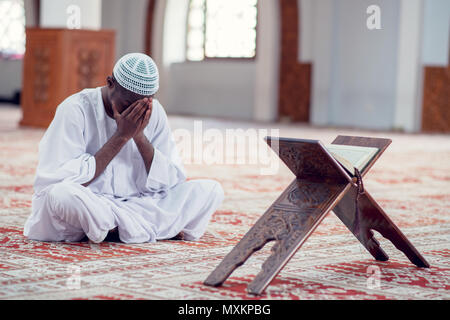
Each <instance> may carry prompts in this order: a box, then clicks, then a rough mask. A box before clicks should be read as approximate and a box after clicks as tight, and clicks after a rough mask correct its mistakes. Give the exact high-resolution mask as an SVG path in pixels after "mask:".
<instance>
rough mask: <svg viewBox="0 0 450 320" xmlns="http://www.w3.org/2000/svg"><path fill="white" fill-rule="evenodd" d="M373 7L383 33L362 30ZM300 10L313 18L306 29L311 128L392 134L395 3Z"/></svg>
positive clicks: (348, 2)
mask: <svg viewBox="0 0 450 320" xmlns="http://www.w3.org/2000/svg"><path fill="white" fill-rule="evenodd" d="M303 2H304V1H303ZM303 2H302V3H303ZM372 4H377V5H379V6H380V7H381V12H382V14H381V19H382V29H381V30H369V29H368V28H367V26H366V19H367V17H368V15H367V14H366V9H367V7H368V6H369V5H372ZM302 9H303V10H305V11H307V10H309V11H310V12H303V13H301V15H302V16H303V17H305V16H312V17H313V18H312V21H313V25H312V26H311V27H310V28H309V29H307V30H310V32H313V37H312V38H313V44H312V45H310V46H311V47H312V48H310V49H309V50H310V53H309V55H310V56H311V57H312V62H313V77H312V78H313V93H312V106H311V108H312V110H311V115H312V116H311V117H312V119H311V120H312V123H314V124H318V125H336V126H351V127H364V128H373V129H391V128H392V127H393V123H394V113H395V102H396V100H395V99H396V68H397V41H398V38H397V36H398V19H399V2H398V1H392V0H377V1H375V0H340V1H336V0H316V1H314V2H313V3H308V5H306V6H304V7H303V6H302V7H301V8H300V10H302ZM302 35H303V34H302ZM302 35H301V37H302ZM305 43H306V46H308V42H307V41H306V42H305ZM307 53H308V51H307ZM306 58H308V56H307V57H306Z"/></svg>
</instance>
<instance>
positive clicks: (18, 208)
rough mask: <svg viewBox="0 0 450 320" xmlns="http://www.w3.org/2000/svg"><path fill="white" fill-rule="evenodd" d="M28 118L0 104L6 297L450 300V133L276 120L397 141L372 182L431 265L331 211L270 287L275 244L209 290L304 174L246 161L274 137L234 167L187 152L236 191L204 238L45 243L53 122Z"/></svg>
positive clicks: (304, 129) (175, 123)
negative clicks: (42, 230) (38, 209)
mask: <svg viewBox="0 0 450 320" xmlns="http://www.w3.org/2000/svg"><path fill="white" fill-rule="evenodd" d="M20 116H21V115H20V109H17V108H12V107H8V106H4V107H1V108H0V159H1V161H0V283H1V285H0V299H183V300H189V299H449V298H450V285H449V279H450V272H449V271H450V264H449V257H450V246H449V244H450V241H449V240H450V237H449V236H450V136H448V135H422V134H400V133H382V132H369V131H361V130H342V129H332V128H313V127H309V126H305V125H284V124H283V125H272V127H273V128H278V129H279V130H280V135H281V136H287V137H296V138H306V139H320V140H322V141H323V142H325V143H330V142H331V141H332V140H333V139H334V137H335V136H336V135H338V134H346V135H360V136H375V137H386V138H390V139H392V140H393V143H392V145H391V146H390V147H389V148H388V149H387V151H386V152H385V154H384V155H383V156H382V157H381V158H380V160H379V161H378V162H377V163H376V165H375V166H374V167H373V169H372V170H371V171H370V173H369V174H368V175H367V176H366V178H365V186H366V188H367V189H368V190H369V191H370V193H371V194H372V196H373V197H374V198H375V199H376V200H377V201H378V202H379V204H380V205H381V206H382V207H383V209H384V210H385V211H386V212H387V213H388V215H389V216H390V217H391V219H392V220H393V221H394V222H395V223H396V224H397V226H398V227H399V228H400V229H401V230H402V232H403V233H404V234H405V235H406V236H407V237H408V238H409V240H410V241H411V242H412V243H413V244H414V245H415V246H416V248H417V249H418V250H419V251H420V252H421V253H422V254H423V256H424V257H425V258H426V259H427V260H428V262H429V263H430V264H431V268H429V269H419V268H416V267H415V266H414V265H413V264H411V263H410V262H409V260H408V259H407V258H406V257H405V256H404V255H403V253H401V252H400V251H398V250H397V249H395V247H394V246H393V245H392V244H391V243H390V242H389V241H388V240H386V239H384V238H382V237H381V235H379V234H377V235H376V238H377V240H378V241H379V242H380V243H381V246H382V248H383V249H384V250H385V251H386V252H387V254H388V255H389V257H390V259H389V261H386V262H377V261H375V260H374V259H373V258H372V256H370V255H369V253H368V252H366V251H365V249H364V248H363V247H362V246H361V245H360V244H359V242H358V241H357V240H356V239H355V238H354V237H353V235H352V234H351V233H350V232H349V231H348V230H347V229H346V228H345V226H344V225H343V224H342V223H341V221H340V220H339V219H338V218H337V217H335V216H334V214H333V213H332V212H331V213H329V214H328V216H327V217H325V219H324V220H323V222H322V224H321V225H319V227H318V228H317V229H316V230H315V232H314V233H313V234H312V235H311V236H310V237H309V239H308V241H306V243H305V244H304V245H303V246H302V248H301V249H300V250H299V251H298V252H297V253H296V255H295V256H294V257H293V258H292V259H291V260H290V262H289V263H288V264H287V265H286V266H285V268H284V269H283V270H282V271H281V272H280V273H279V275H278V276H277V277H276V278H275V279H274V281H273V282H272V283H271V285H270V286H269V287H268V288H267V290H266V292H265V294H264V295H263V296H259V297H255V296H252V295H249V294H247V293H246V288H247V285H248V283H249V282H250V281H251V280H252V279H253V278H254V276H255V275H256V274H257V273H258V272H259V270H260V266H261V264H262V262H263V261H264V260H265V258H266V257H267V256H268V255H269V252H270V247H271V244H268V245H266V247H264V248H263V249H262V250H261V251H259V252H257V253H255V254H254V255H253V256H252V257H251V258H250V259H249V260H248V261H247V262H246V263H245V264H244V265H243V266H241V267H240V268H238V269H237V270H236V271H235V272H234V273H233V274H232V275H231V277H230V278H229V279H228V280H227V281H226V282H225V284H224V286H222V287H218V288H214V287H207V286H204V285H202V282H203V280H205V278H206V277H207V276H208V274H209V273H210V272H211V271H212V270H213V269H214V268H215V267H216V266H217V264H218V263H219V262H220V261H221V259H222V258H223V257H224V256H225V255H226V254H227V253H228V252H229V251H230V250H231V249H232V248H233V246H234V245H235V244H236V243H237V242H238V241H239V239H241V237H242V236H243V235H244V234H245V233H246V232H247V230H248V229H249V228H250V227H251V226H252V225H253V224H254V223H255V221H256V220H257V219H258V218H259V217H260V216H261V215H262V214H263V213H264V211H265V209H267V208H268V207H269V206H270V204H271V203H272V202H273V201H274V200H275V199H276V198H277V197H278V195H279V194H280V193H281V192H282V191H283V190H284V189H285V188H286V187H287V185H288V184H289V183H290V182H291V180H292V179H293V176H292V174H291V173H290V171H289V170H288V169H287V168H286V167H284V165H282V164H280V167H279V170H278V172H277V173H276V174H274V175H261V174H260V172H261V164H252V163H250V161H246V159H248V157H249V155H250V154H252V152H261V151H267V150H268V148H267V147H266V146H265V145H264V142H261V143H257V144H251V145H250V146H249V147H248V148H247V149H248V150H247V151H248V154H246V155H244V156H243V158H242V159H241V158H239V157H240V156H241V155H237V156H234V155H233V154H232V153H230V152H229V151H230V150H231V149H232V148H234V147H235V145H229V144H227V145H226V149H225V151H226V152H225V157H226V158H227V159H231V160H232V161H227V162H226V163H225V164H212V165H204V164H203V165H202V164H199V163H198V161H195V160H196V158H195V157H196V156H198V154H197V155H193V156H192V157H191V158H190V159H189V157H187V156H186V154H183V157H184V160H185V162H186V163H187V164H186V168H187V170H188V174H189V178H190V179H195V178H213V179H216V180H218V181H220V182H221V183H222V186H223V187H224V190H225V201H224V203H223V205H222V206H221V207H220V208H219V210H218V211H217V212H216V213H215V214H214V216H213V218H212V220H211V222H210V224H209V227H208V229H207V232H206V234H205V235H204V237H203V238H202V239H201V240H200V241H198V242H187V241H161V242H158V243H154V244H137V245H130V244H123V243H113V242H104V243H101V244H92V243H89V242H84V243H47V242H37V241H30V240H27V239H26V238H25V237H24V236H23V234H22V232H23V225H24V222H25V220H26V218H27V217H28V215H29V214H30V206H31V195H32V193H33V187H32V184H33V179H34V170H35V167H36V164H37V147H38V142H39V140H40V138H41V137H42V135H43V132H44V131H43V130H40V129H30V128H18V127H17V123H18V121H19V120H20ZM170 121H171V125H172V129H186V130H184V131H183V132H191V133H195V130H194V119H192V118H187V117H176V116H172V117H170ZM202 126H203V127H202V129H203V130H207V129H210V128H218V129H219V131H220V132H225V129H226V128H243V129H249V128H253V129H255V130H260V131H261V130H262V129H264V128H265V125H264V124H251V123H236V122H230V121H219V120H213V119H203V122H202ZM260 131H258V132H260ZM179 132H180V131H179ZM269 134H270V132H269ZM216 143H219V142H218V141H216ZM267 152H268V151H267ZM271 157H274V158H273V159H272V160H276V161H278V160H277V157H276V156H275V155H271ZM197 160H198V159H197ZM189 162H190V163H189ZM242 162H243V164H240V163H242Z"/></svg>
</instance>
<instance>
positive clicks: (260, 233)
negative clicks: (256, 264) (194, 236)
mask: <svg viewBox="0 0 450 320" xmlns="http://www.w3.org/2000/svg"><path fill="white" fill-rule="evenodd" d="M346 190H348V189H346V184H345V183H341V184H339V183H336V182H324V181H321V182H309V181H305V180H303V181H294V182H293V183H292V184H291V185H290V186H289V187H288V188H287V190H286V191H285V192H284V193H283V194H282V195H281V197H280V198H279V199H278V200H277V201H276V202H275V203H274V204H273V205H272V206H271V207H270V208H269V209H268V210H267V211H266V213H264V215H263V216H262V217H261V218H260V219H259V220H258V221H257V222H256V224H255V225H254V226H253V227H252V228H251V229H250V230H249V232H248V233H247V234H246V235H245V236H244V237H243V238H242V240H241V241H240V242H239V243H238V244H237V245H236V247H234V248H233V250H232V251H231V252H230V253H229V254H228V255H227V256H226V257H225V258H224V259H223V260H222V262H221V263H220V264H219V265H218V266H217V268H216V269H215V270H214V271H213V272H212V273H211V274H210V275H209V276H208V278H207V279H206V280H205V282H204V284H206V285H210V286H219V285H221V284H222V283H223V282H224V281H225V280H226V279H227V278H228V276H229V275H230V274H231V273H232V272H233V271H234V270H235V269H236V268H237V267H239V266H240V265H242V264H243V263H244V262H245V261H246V260H247V259H248V258H249V257H250V256H251V254H252V253H253V252H255V251H257V250H260V249H261V248H262V247H263V246H264V245H265V244H266V243H268V242H270V241H276V242H277V243H276V244H275V245H274V246H273V248H272V254H271V256H270V257H269V258H268V259H267V260H266V261H265V262H264V264H263V265H262V270H261V272H260V273H259V274H258V275H257V276H256V277H255V279H254V280H253V281H252V282H251V284H250V285H249V286H248V291H249V292H250V293H252V294H261V293H262V292H263V291H264V289H265V288H266V287H267V286H268V285H269V283H270V282H271V281H272V279H273V278H274V277H275V276H276V275H277V274H278V272H279V271H280V270H281V269H282V268H283V266H284V265H285V264H286V263H287V262H288V261H289V259H290V258H291V257H292V255H294V254H295V252H296V251H297V250H298V249H299V248H300V246H301V245H302V244H303V243H304V241H305V240H306V239H307V238H308V236H309V235H310V234H311V233H312V231H314V229H315V228H316V227H317V226H318V225H319V223H320V222H321V221H322V219H323V218H324V217H325V215H326V214H327V213H328V212H329V211H330V210H331V209H332V208H333V206H334V205H335V204H336V202H337V201H338V198H340V197H342V195H343V194H344V193H345V191H346Z"/></svg>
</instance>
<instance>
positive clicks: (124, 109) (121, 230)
mask: <svg viewBox="0 0 450 320" xmlns="http://www.w3.org/2000/svg"><path fill="white" fill-rule="evenodd" d="M158 88H159V75H158V69H157V67H156V65H155V63H154V62H153V60H152V59H151V58H150V57H149V56H147V55H144V54H140V53H131V54H127V55H125V56H123V57H122V58H121V59H120V60H119V61H118V62H117V63H116V65H115V66H114V70H113V75H112V76H109V77H108V78H107V85H106V86H104V87H99V88H95V89H85V90H83V91H81V92H79V93H76V94H74V95H72V96H70V97H69V98H67V99H66V100H64V101H63V102H62V103H61V104H60V105H59V106H58V108H57V110H56V113H55V117H54V119H53V121H52V123H51V124H50V126H49V128H48V129H47V131H46V132H45V134H44V136H43V138H42V140H41V142H40V144H39V164H38V167H37V171H36V179H35V183H34V191H35V193H34V195H33V201H32V213H31V215H30V217H29V218H28V220H27V222H26V223H25V228H24V235H25V236H27V237H28V238H30V239H35V240H42V241H80V240H81V239H83V238H85V237H87V238H89V239H90V240H91V241H93V242H95V243H99V242H102V241H104V240H105V238H106V237H107V236H108V238H109V237H110V236H113V235H114V233H115V234H116V236H118V238H119V239H120V240H121V241H122V242H126V243H140V242H154V241H156V240H160V239H172V238H175V239H184V240H197V239H199V238H200V237H201V236H202V235H203V233H204V232H205V229H206V226H207V224H208V222H209V220H210V217H211V215H212V214H213V213H214V212H215V210H216V209H217V207H218V206H219V205H220V204H221V202H222V200H223V190H222V188H221V186H220V184H219V183H217V182H216V181H213V180H194V181H186V174H185V171H184V168H183V165H182V163H181V161H180V158H179V156H178V153H177V150H176V147H175V143H174V140H173V137H172V135H171V131H170V128H169V124H168V121H167V115H166V113H165V111H164V109H163V107H162V106H161V104H160V103H159V102H158V100H156V99H154V98H153V96H154V94H155V93H156V92H157V90H158Z"/></svg>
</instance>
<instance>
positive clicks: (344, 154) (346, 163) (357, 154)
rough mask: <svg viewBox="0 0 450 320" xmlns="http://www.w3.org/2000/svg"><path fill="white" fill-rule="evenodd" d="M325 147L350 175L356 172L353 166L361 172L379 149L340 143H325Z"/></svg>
mask: <svg viewBox="0 0 450 320" xmlns="http://www.w3.org/2000/svg"><path fill="white" fill-rule="evenodd" d="M325 147H326V149H327V150H328V151H329V152H330V153H331V155H332V156H333V157H334V158H335V159H336V160H337V161H338V162H339V163H340V164H341V165H342V167H343V168H344V169H345V170H347V171H348V172H349V173H350V174H351V175H352V176H355V174H356V173H355V168H356V169H358V170H359V172H362V171H363V170H364V168H365V167H366V166H367V164H368V163H369V162H370V160H372V159H373V157H374V156H375V155H376V154H377V152H378V151H379V149H378V148H372V147H359V146H349V145H341V144H327V145H325Z"/></svg>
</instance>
